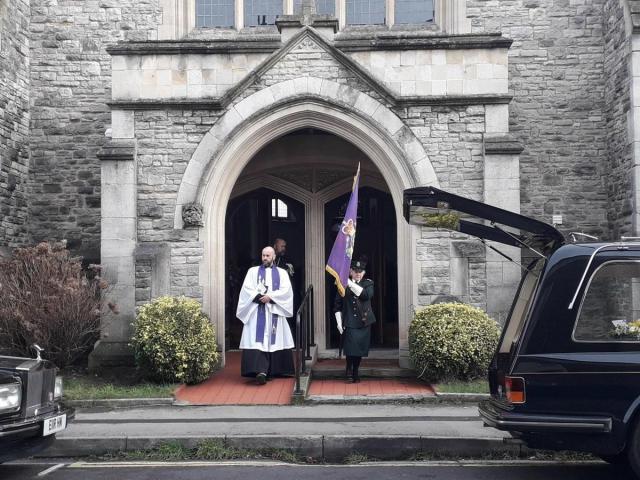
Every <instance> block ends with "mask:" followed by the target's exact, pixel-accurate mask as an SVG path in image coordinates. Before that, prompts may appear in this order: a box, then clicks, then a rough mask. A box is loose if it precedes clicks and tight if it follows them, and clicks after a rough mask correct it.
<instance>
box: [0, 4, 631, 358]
mask: <svg viewBox="0 0 640 480" xmlns="http://www.w3.org/2000/svg"><path fill="white" fill-rule="evenodd" d="M636 79H638V81H636ZM639 99H640V1H638V0H500V1H497V0H135V1H133V0H120V1H116V0H0V248H2V249H3V250H4V252H5V253H6V252H8V251H10V249H11V248H13V247H16V246H21V245H28V244H33V243H35V242H38V241H41V240H52V239H65V240H66V241H67V245H68V246H69V248H70V249H71V250H72V251H73V252H74V253H77V254H80V255H82V256H83V257H84V258H85V259H86V261H91V262H100V263H102V265H103V266H104V269H105V272H106V274H107V276H108V278H109V279H110V280H111V282H112V284H113V285H114V288H113V291H112V295H113V297H114V300H115V301H116V302H117V304H118V305H119V310H120V313H119V315H116V316H112V317H105V319H104V325H103V329H102V338H101V340H100V342H99V344H98V345H97V347H96V350H95V351H94V353H93V354H92V358H91V361H92V363H93V364H94V365H101V364H110V363H117V362H119V361H123V360H126V359H128V358H129V357H128V355H129V351H128V348H127V340H128V338H129V336H130V328H131V327H130V324H131V321H132V320H133V318H134V316H135V308H136V306H137V305H141V304H143V303H145V302H147V301H149V300H150V299H152V298H154V297H156V296H159V295H165V294H171V295H187V296H190V297H195V298H197V299H199V300H200V301H201V302H202V304H203V308H204V310H205V312H206V313H207V314H208V315H209V316H210V318H211V320H212V322H213V323H214V324H215V326H216V328H217V335H218V344H219V348H220V349H221V350H222V351H227V350H229V349H235V348H237V344H238V339H239V331H240V326H241V325H240V322H239V321H238V320H236V319H235V318H234V310H235V302H236V301H237V294H238V288H239V284H240V283H241V282H242V278H243V276H244V273H245V271H246V268H248V267H249V266H251V265H252V264H253V263H254V262H255V261H256V259H257V258H258V256H259V253H260V249H261V248H262V247H263V246H264V245H266V244H270V243H272V242H273V240H274V238H276V237H282V238H284V239H286V241H287V243H288V251H287V255H288V257H289V258H290V259H291V261H292V263H293V264H294V267H295V270H296V272H295V275H294V278H295V281H294V285H295V288H296V295H297V300H298V301H299V300H300V298H301V297H302V295H303V294H304V291H305V289H306V287H307V286H308V285H313V286H314V299H315V301H314V318H315V332H314V333H315V341H316V344H317V345H318V353H319V355H320V356H333V355H335V354H336V352H337V334H336V331H335V328H333V323H332V322H331V318H330V315H329V312H330V308H331V303H332V296H333V290H332V288H333V287H332V284H331V281H330V280H329V278H328V277H327V275H326V274H325V272H324V264H325V262H326V259H327V257H328V253H329V250H330V248H331V245H332V242H333V238H335V233H336V231H337V225H339V221H340V220H341V215H342V214H343V213H344V207H345V204H346V202H347V199H348V195H349V192H350V188H351V183H352V178H353V175H354V173H355V171H356V168H357V165H358V163H360V165H361V169H362V178H361V189H360V207H359V220H358V228H359V230H358V236H357V241H356V253H357V254H365V255H367V257H368V258H369V267H368V276H370V277H371V278H373V279H374V281H375V282H376V285H377V287H376V288H377V290H376V302H375V305H374V308H375V309H376V312H377V314H376V315H377V317H378V319H379V322H378V323H377V324H376V326H375V328H374V332H373V347H374V350H373V351H372V355H373V356H379V357H385V358H389V357H391V358H399V360H400V363H401V364H406V362H407V356H408V352H407V331H408V325H409V322H410V319H411V313H412V311H413V309H414V308H416V307H418V306H420V305H427V304H430V303H432V302H434V301H440V300H442V299H457V300H460V301H464V302H468V303H471V304H474V305H477V306H480V307H482V308H484V309H486V310H487V311H488V312H489V314H490V315H491V316H493V317H494V318H496V319H497V320H501V319H503V318H504V315H505V312H506V311H507V310H508V308H509V304H510V298H511V295H512V294H513V290H514V287H515V285H516V284H517V281H518V279H519V277H520V268H519V267H518V266H517V265H515V264H513V263H509V262H507V261H506V260H505V259H504V258H503V257H500V256H499V255H497V254H495V253H494V252H492V251H491V250H487V249H486V247H485V246H484V245H482V244H481V243H479V242H477V241H475V240H472V239H469V238H466V237H463V236H455V235H450V234H448V233H444V232H432V231H427V230H422V229H421V228H419V227H410V226H408V225H407V224H406V222H405V221H404V219H403V217H402V192H403V190H404V189H407V188H411V187H416V186H424V185H433V186H436V187H439V188H442V189H445V190H448V191H451V192H454V193H458V194H461V195H465V196H468V197H471V198H474V199H477V200H482V201H484V202H487V203H489V204H493V205H496V206H500V207H502V208H506V209H509V210H512V211H515V212H521V213H523V214H525V215H529V216H533V217H535V218H537V219H540V220H543V221H546V222H548V223H552V222H555V223H556V224H558V225H559V228H560V229H561V230H563V231H565V232H571V231H579V232H584V233H588V234H590V235H595V236H598V237H599V238H601V239H610V238H616V237H619V236H620V235H638V211H639V208H638V203H639V202H640V195H639V193H640V192H639V187H638V185H639V182H638V180H637V178H636V177H637V165H638V163H639V162H640V147H639V146H640V143H639V142H640V106H638V105H636V102H638V103H640V100H639ZM636 114H638V117H636ZM509 254H510V255H514V256H515V257H516V258H519V255H520V253H519V252H509ZM0 294H1V292H0Z"/></svg>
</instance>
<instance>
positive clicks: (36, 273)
mask: <svg viewBox="0 0 640 480" xmlns="http://www.w3.org/2000/svg"><path fill="white" fill-rule="evenodd" d="M106 288H107V283H106V282H105V281H104V280H103V279H102V278H101V277H100V267H99V266H96V265H92V266H90V268H89V271H88V272H85V271H83V270H82V264H81V262H80V259H78V258H74V257H72V256H71V255H70V253H69V251H68V250H67V249H66V247H65V244H64V243H54V244H50V243H40V244H39V245H37V246H35V247H29V248H19V249H17V250H16V251H15V252H14V254H13V256H12V257H8V258H4V259H2V258H0V351H2V352H4V353H8V354H10V355H19V356H32V355H33V352H32V351H30V347H31V345H33V344H34V343H37V344H38V345H39V346H41V347H42V348H43V349H44V354H43V357H44V358H47V359H49V360H52V361H53V362H55V363H56V365H57V366H58V367H65V366H67V365H69V364H73V363H77V362H79V361H81V360H84V359H85V358H86V356H87V355H88V353H89V352H90V351H91V348H92V347H93V345H94V344H95V342H96V341H97V340H98V337H99V334H100V313H101V311H102V309H103V305H104V303H103V298H104V295H102V294H103V293H104V290H105V289H106Z"/></svg>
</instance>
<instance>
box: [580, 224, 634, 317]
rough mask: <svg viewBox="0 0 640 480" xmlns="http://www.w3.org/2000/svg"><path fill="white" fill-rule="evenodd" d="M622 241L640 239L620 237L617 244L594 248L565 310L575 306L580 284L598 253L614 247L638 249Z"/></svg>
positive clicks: (632, 244)
mask: <svg viewBox="0 0 640 480" xmlns="http://www.w3.org/2000/svg"><path fill="white" fill-rule="evenodd" d="M623 239H629V240H630V241H635V240H632V239H638V240H640V237H621V239H620V240H621V241H619V242H615V243H605V244H604V245H600V246H599V247H598V248H596V249H595V250H594V251H593V253H592V254H591V257H589V261H588V262H587V266H586V267H585V269H584V272H583V273H582V278H580V282H579V283H578V288H576V292H575V293H574V294H573V299H572V300H571V303H570V304H569V307H568V309H567V310H571V309H572V308H573V306H574V305H575V303H576V299H577V298H578V293H579V292H580V289H581V288H582V284H583V283H584V280H585V278H586V277H587V272H588V271H589V268H590V267H591V264H592V263H593V259H594V258H595V256H596V255H597V254H598V253H600V251H601V250H604V249H605V248H611V247H615V248H617V249H618V250H627V249H628V248H629V247H640V243H625V242H624V241H623Z"/></svg>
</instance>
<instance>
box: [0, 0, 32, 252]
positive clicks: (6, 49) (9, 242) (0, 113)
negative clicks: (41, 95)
mask: <svg viewBox="0 0 640 480" xmlns="http://www.w3.org/2000/svg"><path fill="white" fill-rule="evenodd" d="M29 12H30V6H29V2H28V0H7V1H3V2H0V249H4V248H6V247H15V246H19V245H24V244H25V243H27V233H28V232H27V225H26V224H27V197H26V195H27V191H26V186H27V178H28V172H29V144H28V140H29V138H28V135H29ZM0 254H2V252H1V251H0Z"/></svg>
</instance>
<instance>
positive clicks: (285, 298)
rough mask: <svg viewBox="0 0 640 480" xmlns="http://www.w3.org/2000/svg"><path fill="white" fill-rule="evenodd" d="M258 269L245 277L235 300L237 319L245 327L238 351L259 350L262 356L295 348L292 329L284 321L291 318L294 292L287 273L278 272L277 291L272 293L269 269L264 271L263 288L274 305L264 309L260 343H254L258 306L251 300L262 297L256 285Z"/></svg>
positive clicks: (253, 268)
mask: <svg viewBox="0 0 640 480" xmlns="http://www.w3.org/2000/svg"><path fill="white" fill-rule="evenodd" d="M259 268H260V267H252V268H250V269H249V271H248V272H247V276H246V277H244V282H243V284H242V290H241V291H240V298H239V300H238V309H237V310H236V317H238V319H240V321H241V322H242V323H244V328H243V329H242V337H241V338H240V349H242V350H261V351H263V352H275V351H278V350H284V349H287V348H293V347H294V346H295V344H294V342H293V336H292V335H291V329H290V328H289V324H288V323H287V317H292V316H293V290H292V288H291V280H290V279H289V275H288V274H287V271H286V270H284V269H282V268H278V267H273V268H278V273H279V274H280V288H279V289H278V290H273V289H272V281H271V268H266V269H265V277H266V278H265V279H264V285H266V286H267V287H268V289H267V293H266V295H268V296H269V297H270V298H271V300H273V302H274V303H267V304H266V305H265V307H266V308H265V329H264V336H263V338H262V341H261V342H260V341H256V330H257V325H258V306H259V305H260V304H258V303H255V302H254V301H253V300H254V298H255V297H256V295H258V294H261V293H262V292H261V291H260V288H261V285H259V283H258V269H259ZM274 313H275V314H276V315H277V316H278V319H277V323H276V338H275V342H274V343H273V344H271V328H272V317H273V314H274Z"/></svg>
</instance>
